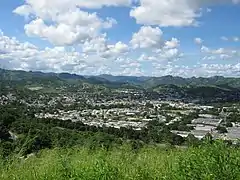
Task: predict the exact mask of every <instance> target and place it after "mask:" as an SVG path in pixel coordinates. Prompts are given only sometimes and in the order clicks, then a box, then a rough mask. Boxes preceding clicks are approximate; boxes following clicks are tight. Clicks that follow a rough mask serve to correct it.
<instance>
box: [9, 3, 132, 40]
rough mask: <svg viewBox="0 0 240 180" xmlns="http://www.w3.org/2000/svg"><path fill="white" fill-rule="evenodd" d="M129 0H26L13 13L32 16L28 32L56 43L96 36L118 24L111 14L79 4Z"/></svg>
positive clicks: (95, 4)
mask: <svg viewBox="0 0 240 180" xmlns="http://www.w3.org/2000/svg"><path fill="white" fill-rule="evenodd" d="M128 3H129V2H128V0H115V1H107V0H102V1H91V0H88V1H83V0H82V1H77V0H61V1H58V0H51V1H47V0H42V1H35V0H27V2H26V4H25V5H23V6H20V7H18V8H16V9H15V10H14V13H17V14H19V15H23V16H25V17H29V19H31V21H30V22H29V23H28V24H26V25H25V27H24V29H25V32H26V34H27V35H29V36H36V37H40V38H43V39H46V40H48V41H49V42H51V43H53V44H54V45H74V44H80V43H83V42H85V41H86V40H88V39H92V38H95V37H97V36H98V35H100V34H101V33H102V30H104V29H108V28H111V27H112V26H113V25H114V24H116V23H117V22H116V20H114V19H112V18H106V19H105V20H104V19H101V18H99V17H98V16H97V14H96V13H89V12H86V11H82V10H80V9H79V7H82V6H83V7H87V6H89V7H98V6H99V7H101V6H104V5H106V6H108V5H109V6H110V5H124V4H125V5H126V4H128Z"/></svg>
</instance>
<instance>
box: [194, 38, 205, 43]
mask: <svg viewBox="0 0 240 180" xmlns="http://www.w3.org/2000/svg"><path fill="white" fill-rule="evenodd" d="M194 42H195V43H196V44H202V43H203V40H202V39H201V38H195V39H194Z"/></svg>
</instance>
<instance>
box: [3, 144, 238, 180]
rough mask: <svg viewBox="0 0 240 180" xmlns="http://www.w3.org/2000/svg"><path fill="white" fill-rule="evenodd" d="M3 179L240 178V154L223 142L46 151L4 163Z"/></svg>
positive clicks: (179, 179)
mask: <svg viewBox="0 0 240 180" xmlns="http://www.w3.org/2000/svg"><path fill="white" fill-rule="evenodd" d="M0 175H1V177H0V179H1V180H12V179H16V180H34V179H37V180H38V179H39V180H66V179H70V180H78V179H79V180H80V179H86V180H95V179H96V180H100V179H102V180H107V179H112V180H118V179H119V180H125V179H126V180H135V179H136V180H141V179H142V180H147V179H169V180H175V179H176V180H188V179H189V180H197V179H199V180H201V179H203V180H239V179H240V150H239V149H237V148H234V147H228V146H227V145H225V144H223V143H221V142H217V143H215V144H211V145H210V144H205V145H202V146H201V147H195V148H188V149H187V150H186V149H179V148H163V147H161V148H160V147H153V146H147V147H145V148H142V149H140V150H133V149H132V148H131V147H130V146H127V145H125V146H121V147H118V148H113V149H111V150H108V151H107V150H105V149H101V148H99V149H95V150H89V149H87V148H84V147H75V148H71V149H52V150H42V151H41V152H40V153H38V154H37V155H36V156H32V157H29V158H27V159H25V160H24V159H20V158H17V157H12V158H9V159H8V160H3V159H2V160H0Z"/></svg>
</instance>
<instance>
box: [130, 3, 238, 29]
mask: <svg viewBox="0 0 240 180" xmlns="http://www.w3.org/2000/svg"><path fill="white" fill-rule="evenodd" d="M229 2H230V1H229V0H218V1H216V0H139V6H137V7H135V8H133V9H132V10H131V12H130V16H131V17H134V18H136V21H137V23H138V24H145V25H159V26H194V25H197V24H198V21H197V19H198V18H199V17H201V15H202V8H201V7H202V6H204V5H206V4H207V5H214V4H216V3H229ZM231 2H233V3H235V4H237V3H239V0H231Z"/></svg>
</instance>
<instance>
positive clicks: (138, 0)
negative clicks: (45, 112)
mask: <svg viewBox="0 0 240 180" xmlns="http://www.w3.org/2000/svg"><path fill="white" fill-rule="evenodd" d="M0 13H1V16H0V22H1V23H0V68H6V69H21V70H33V71H44V72H69V73H76V74H83V75H97V74H113V75H136V76H142V75H144V76H164V75H177V76H183V77H190V76H215V75H224V76H240V0H61V1H60V0H25V1H24V0H1V1H0Z"/></svg>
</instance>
